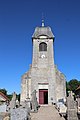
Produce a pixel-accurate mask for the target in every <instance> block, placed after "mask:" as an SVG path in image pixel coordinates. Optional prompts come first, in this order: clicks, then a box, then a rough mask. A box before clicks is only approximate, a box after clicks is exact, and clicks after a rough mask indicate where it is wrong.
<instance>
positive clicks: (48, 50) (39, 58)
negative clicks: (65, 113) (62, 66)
mask: <svg viewBox="0 0 80 120" xmlns="http://www.w3.org/2000/svg"><path fill="white" fill-rule="evenodd" d="M32 42H33V54H32V65H31V66H30V69H29V71H28V72H26V73H24V74H23V75H22V79H21V98H20V100H21V102H24V101H25V100H27V99H28V98H29V99H30V100H31V98H32V92H33V91H35V90H36V97H37V101H38V103H39V104H52V103H56V102H57V101H58V100H59V99H65V98H66V79H65V76H64V75H63V74H62V73H61V72H60V71H59V70H58V69H57V67H56V65H55V64H54V35H53V33H52V30H51V28H50V27H46V26H44V21H42V26H40V27H36V28H35V31H34V33H33V35H32Z"/></svg>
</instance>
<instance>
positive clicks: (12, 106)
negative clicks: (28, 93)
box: [9, 92, 16, 109]
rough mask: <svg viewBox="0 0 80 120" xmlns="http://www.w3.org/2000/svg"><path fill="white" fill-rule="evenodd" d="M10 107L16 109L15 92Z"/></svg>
mask: <svg viewBox="0 0 80 120" xmlns="http://www.w3.org/2000/svg"><path fill="white" fill-rule="evenodd" d="M9 107H10V109H14V108H16V93H15V92H14V93H13V97H12V100H11V101H10V106H9Z"/></svg>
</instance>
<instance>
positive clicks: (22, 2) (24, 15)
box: [0, 0, 80, 94]
mask: <svg viewBox="0 0 80 120" xmlns="http://www.w3.org/2000/svg"><path fill="white" fill-rule="evenodd" d="M42 13H43V14H44V21H45V26H50V27H51V29H52V31H53V34H54V36H55V41H54V57H55V64H56V65H57V67H58V69H59V70H60V71H61V72H62V73H64V74H65V76H66V80H67V81H69V80H71V79H77V80H80V0H0V88H5V89H6V90H7V91H8V93H9V94H11V93H13V92H14V91H15V92H16V93H20V92H21V76H22V75H23V74H24V73H25V72H26V71H28V69H29V66H30V64H31V63H32V34H33V32H34V29H35V27H37V26H41V20H42Z"/></svg>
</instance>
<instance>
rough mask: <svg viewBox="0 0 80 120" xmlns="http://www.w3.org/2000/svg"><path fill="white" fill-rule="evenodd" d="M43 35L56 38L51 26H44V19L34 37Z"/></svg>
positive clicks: (36, 29)
mask: <svg viewBox="0 0 80 120" xmlns="http://www.w3.org/2000/svg"><path fill="white" fill-rule="evenodd" d="M41 35H44V36H47V37H48V38H54V35H53V33H52V30H51V28H50V27H49V26H48V27H46V26H44V22H43V21H42V26H41V27H36V28H35V31H34V33H33V35H32V38H38V37H39V36H41Z"/></svg>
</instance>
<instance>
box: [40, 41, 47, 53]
mask: <svg viewBox="0 0 80 120" xmlns="http://www.w3.org/2000/svg"><path fill="white" fill-rule="evenodd" d="M39 51H47V44H46V43H45V42H42V43H40V44H39Z"/></svg>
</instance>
